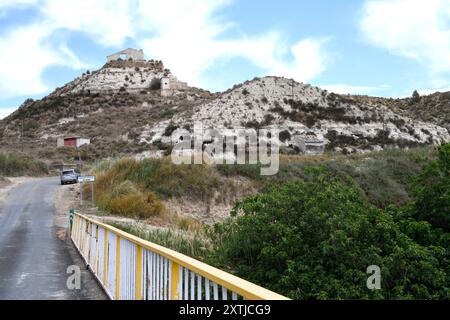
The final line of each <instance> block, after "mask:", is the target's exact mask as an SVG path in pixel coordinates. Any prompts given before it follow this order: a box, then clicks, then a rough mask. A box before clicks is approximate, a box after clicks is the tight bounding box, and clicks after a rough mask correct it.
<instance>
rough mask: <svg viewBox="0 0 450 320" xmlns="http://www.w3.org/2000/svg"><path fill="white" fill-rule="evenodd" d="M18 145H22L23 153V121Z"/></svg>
mask: <svg viewBox="0 0 450 320" xmlns="http://www.w3.org/2000/svg"><path fill="white" fill-rule="evenodd" d="M20 144H21V145H22V152H23V119H22V125H21V129H20Z"/></svg>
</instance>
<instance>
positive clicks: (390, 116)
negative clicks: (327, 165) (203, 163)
mask: <svg viewBox="0 0 450 320" xmlns="http://www.w3.org/2000/svg"><path fill="white" fill-rule="evenodd" d="M196 121H199V122H201V123H202V124H203V126H204V127H211V128H230V129H231V128H242V127H246V128H248V127H252V128H262V127H268V128H271V127H272V128H279V130H280V131H281V134H280V139H281V142H282V144H283V145H284V147H286V148H285V150H288V151H289V149H290V151H292V152H295V143H296V141H297V139H296V137H301V136H310V137H311V136H312V137H315V138H317V139H319V140H323V141H326V143H327V149H328V150H331V151H344V152H353V151H363V150H380V149H382V148H384V147H387V146H390V147H395V146H398V147H412V146H416V145H420V144H440V143H442V142H445V141H449V138H450V136H449V133H448V131H447V130H446V129H445V128H443V127H440V126H438V125H436V124H433V123H430V122H423V121H420V120H413V119H411V118H408V117H406V116H405V115H402V114H400V113H396V112H394V111H393V109H392V108H389V107H387V106H385V105H383V104H381V103H373V101H361V100H358V99H356V98H354V97H349V96H342V95H338V94H334V93H330V92H327V91H326V90H322V89H320V88H318V87H313V86H311V85H308V84H301V83H298V82H295V81H293V80H288V79H285V78H278V77H265V78H256V79H254V80H252V81H248V82H246V83H244V84H242V85H238V86H235V87H234V88H233V89H232V90H228V91H227V92H224V93H223V94H221V95H220V96H219V97H217V98H216V99H214V100H213V101H211V102H209V103H205V104H201V105H199V106H197V107H196V108H195V109H194V110H193V111H191V112H189V113H188V114H181V113H179V114H176V115H175V116H174V117H173V118H172V119H171V120H166V121H165V122H163V123H160V125H158V126H156V127H153V128H152V130H150V131H148V132H144V133H143V134H142V135H141V138H143V139H145V140H147V139H149V138H150V141H153V142H154V141H158V140H160V139H161V140H162V141H163V142H168V141H169V140H168V139H169V137H168V135H169V133H170V132H171V131H170V130H167V128H168V127H170V128H171V129H172V130H174V129H176V128H180V127H192V126H193V124H194V123H195V122H196Z"/></svg>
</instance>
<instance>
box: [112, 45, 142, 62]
mask: <svg viewBox="0 0 450 320" xmlns="http://www.w3.org/2000/svg"><path fill="white" fill-rule="evenodd" d="M119 59H120V60H125V61H127V60H130V59H131V60H134V61H144V50H142V49H139V50H137V49H132V48H128V49H125V50H122V51H119V52H116V53H114V54H111V55H109V56H107V57H106V61H107V62H111V61H116V60H119Z"/></svg>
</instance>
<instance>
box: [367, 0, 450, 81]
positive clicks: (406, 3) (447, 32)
mask: <svg viewBox="0 0 450 320" xmlns="http://www.w3.org/2000/svg"><path fill="white" fill-rule="evenodd" d="M361 29H362V31H363V34H364V35H365V37H366V38H367V40H368V41H369V42H370V43H371V44H373V45H375V46H377V47H380V48H384V49H387V50H389V51H390V52H391V53H392V54H395V55H399V56H404V57H408V58H411V59H415V60H417V61H419V62H420V63H422V64H423V65H425V66H426V67H427V68H429V71H430V74H431V75H432V76H433V77H434V76H437V74H439V73H443V72H444V73H447V72H450V0H427V1H423V0H390V1H386V0H382V1H379V0H378V1H374V0H370V1H366V3H365V5H364V9H363V17H362V19H361Z"/></svg>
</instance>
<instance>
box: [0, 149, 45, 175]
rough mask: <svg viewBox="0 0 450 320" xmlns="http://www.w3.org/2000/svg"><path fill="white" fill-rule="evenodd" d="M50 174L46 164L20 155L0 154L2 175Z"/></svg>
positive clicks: (0, 173)
mask: <svg viewBox="0 0 450 320" xmlns="http://www.w3.org/2000/svg"><path fill="white" fill-rule="evenodd" d="M44 174H48V166H47V164H46V163H44V162H42V161H39V160H35V159H33V158H30V157H28V156H26V155H24V154H20V153H0V175H2V176H24V175H26V176H38V175H44Z"/></svg>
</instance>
